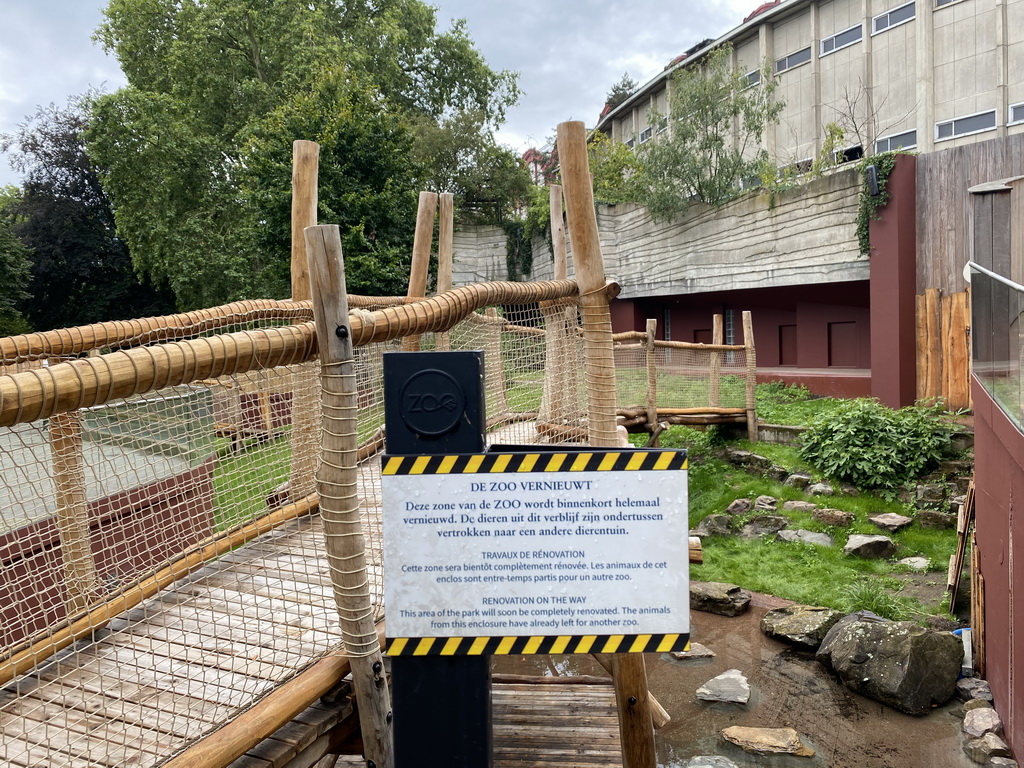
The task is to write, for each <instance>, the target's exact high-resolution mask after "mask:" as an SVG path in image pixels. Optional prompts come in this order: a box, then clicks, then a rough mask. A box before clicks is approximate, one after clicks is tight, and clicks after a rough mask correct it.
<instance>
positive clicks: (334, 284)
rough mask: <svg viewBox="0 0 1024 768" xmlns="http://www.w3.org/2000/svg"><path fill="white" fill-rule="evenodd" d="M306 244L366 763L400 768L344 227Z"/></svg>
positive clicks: (334, 578)
mask: <svg viewBox="0 0 1024 768" xmlns="http://www.w3.org/2000/svg"><path fill="white" fill-rule="evenodd" d="M306 245H307V248H308V249H309V255H310V259H309V262H310V289H311V294H312V299H313V314H314V317H315V319H316V332H317V341H318V344H319V349H320V372H321V373H320V377H321V389H322V392H323V394H322V406H321V407H322V410H323V422H324V429H323V434H324V436H323V455H324V460H323V462H322V463H321V465H320V472H319V477H318V482H317V488H318V490H319V492H320V517H321V519H322V520H323V527H324V542H325V545H326V549H327V559H328V563H329V565H330V569H331V583H332V584H333V586H334V600H335V603H336V604H337V607H338V614H339V616H340V618H341V630H342V635H343V636H344V638H345V646H346V649H347V651H348V655H349V657H350V658H351V660H352V662H351V664H352V683H353V687H354V688H355V691H356V699H357V702H358V705H359V723H360V728H361V730H362V736H363V754H364V756H365V757H366V760H367V764H370V763H371V761H372V763H373V764H375V765H376V766H377V768H393V766H394V746H393V740H392V733H391V724H390V719H391V717H390V716H391V700H390V696H389V692H388V684H387V679H386V677H385V674H384V664H383V659H382V657H381V650H380V642H379V639H378V636H377V630H376V626H375V624H374V620H373V606H372V604H371V602H370V586H369V580H368V576H367V570H366V542H365V538H364V535H363V527H362V521H361V519H360V510H359V496H358V491H357V480H358V474H359V469H358V467H357V461H358V438H357V414H358V412H359V404H358V393H357V386H356V373H355V362H354V360H353V347H352V334H351V329H350V328H349V316H348V294H347V293H346V289H345V266H344V262H343V260H342V253H341V233H340V231H339V229H338V227H337V226H317V227H310V228H309V229H307V230H306Z"/></svg>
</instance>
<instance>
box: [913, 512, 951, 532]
mask: <svg viewBox="0 0 1024 768" xmlns="http://www.w3.org/2000/svg"><path fill="white" fill-rule="evenodd" d="M917 524H918V525H920V526H922V527H923V528H956V515H951V514H948V513H946V512H939V511H937V510H934V509H922V510H919V511H918V513H917Z"/></svg>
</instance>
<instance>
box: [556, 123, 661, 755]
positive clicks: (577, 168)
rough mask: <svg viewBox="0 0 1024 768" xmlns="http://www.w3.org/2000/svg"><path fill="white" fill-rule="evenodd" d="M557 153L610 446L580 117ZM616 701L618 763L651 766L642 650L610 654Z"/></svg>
mask: <svg viewBox="0 0 1024 768" xmlns="http://www.w3.org/2000/svg"><path fill="white" fill-rule="evenodd" d="M558 156H559V158H560V159H561V163H562V180H563V182H564V184H565V201H566V209H567V212H568V221H569V237H570V238H571V240H572V252H573V260H574V265H575V267H576V280H577V283H578V284H579V290H580V311H581V313H582V315H583V343H584V365H585V370H586V386H587V413H588V417H589V427H590V444H591V445H593V446H595V447H614V446H616V445H617V444H618V438H617V436H616V433H615V416H616V409H615V393H616V379H615V354H614V351H613V349H612V319H611V313H610V311H609V309H608V294H607V292H606V288H605V274H604V260H603V258H602V256H601V244H600V240H599V238H598V232H597V216H596V214H595V212H594V190H593V188H592V187H591V181H590V165H589V162H588V160H587V136H586V129H585V128H584V126H583V123H581V122H567V123H560V124H559V126H558ZM612 670H613V676H614V678H615V701H616V704H617V708H618V713H619V731H620V733H621V735H622V765H623V768H654V766H655V765H656V764H657V761H656V756H655V751H654V721H653V718H652V716H651V707H650V701H649V700H648V699H649V695H650V694H649V692H648V688H647V669H646V666H645V665H644V657H643V655H641V654H637V653H631V654H617V655H615V656H613V657H612Z"/></svg>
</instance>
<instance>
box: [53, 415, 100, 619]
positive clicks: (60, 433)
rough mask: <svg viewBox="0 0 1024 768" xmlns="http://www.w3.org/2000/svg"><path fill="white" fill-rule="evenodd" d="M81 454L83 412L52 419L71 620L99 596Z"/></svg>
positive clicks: (62, 542) (61, 533)
mask: <svg viewBox="0 0 1024 768" xmlns="http://www.w3.org/2000/svg"><path fill="white" fill-rule="evenodd" d="M82 450H83V448H82V417H81V412H80V411H69V412H68V413H61V414H57V415H56V416H53V417H52V418H51V419H50V456H51V460H52V461H53V484H54V487H55V490H56V497H57V498H56V501H57V530H58V534H59V536H60V550H61V558H62V559H63V561H64V588H65V590H66V592H67V611H68V615H69V616H74V615H75V614H77V613H80V612H82V611H84V610H85V609H86V608H87V607H88V606H89V604H90V603H92V602H93V600H95V599H96V598H97V597H98V596H99V587H100V580H99V576H98V575H97V573H96V561H95V559H94V558H93V555H92V543H91V540H90V538H89V504H88V502H87V501H86V495H85V463H84V459H83V456H82Z"/></svg>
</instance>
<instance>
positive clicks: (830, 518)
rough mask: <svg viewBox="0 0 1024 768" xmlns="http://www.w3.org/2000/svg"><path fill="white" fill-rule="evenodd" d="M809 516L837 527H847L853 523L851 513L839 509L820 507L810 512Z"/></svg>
mask: <svg viewBox="0 0 1024 768" xmlns="http://www.w3.org/2000/svg"><path fill="white" fill-rule="evenodd" d="M811 517H813V518H814V519H815V520H817V521H818V522H819V523H824V524H825V525H834V526H836V527H838V528H849V527H850V526H851V525H852V524H853V513H852V512H844V511H843V510H841V509H828V508H827V507H820V508H818V509H816V510H814V511H813V512H811Z"/></svg>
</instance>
